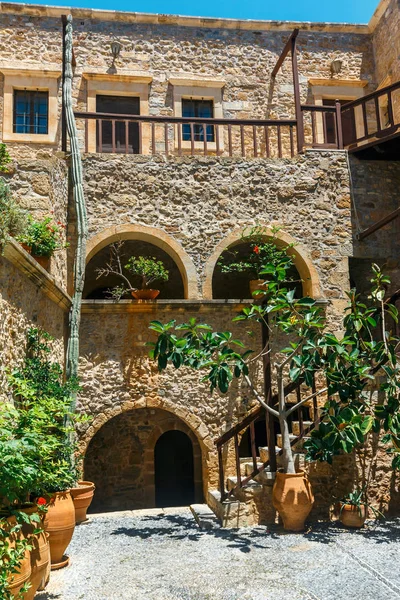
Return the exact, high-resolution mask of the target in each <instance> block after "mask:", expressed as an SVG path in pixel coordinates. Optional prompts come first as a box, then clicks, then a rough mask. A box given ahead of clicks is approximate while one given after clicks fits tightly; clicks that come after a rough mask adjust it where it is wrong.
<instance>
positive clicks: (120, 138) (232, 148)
mask: <svg viewBox="0 0 400 600" xmlns="http://www.w3.org/2000/svg"><path fill="white" fill-rule="evenodd" d="M75 117H76V119H78V123H79V120H81V119H83V120H84V121H85V123H86V124H85V151H86V152H100V153H107V152H111V153H121V154H150V155H155V154H162V155H164V156H185V155H190V156H195V155H204V156H210V155H214V156H230V157H234V156H239V157H240V156H241V157H243V158H247V157H252V158H285V157H293V156H294V154H295V147H296V140H295V136H296V120H295V119H281V120H273V119H200V118H194V117H193V118H185V117H158V116H157V117H156V116H142V115H120V114H104V113H85V112H76V113H75Z"/></svg>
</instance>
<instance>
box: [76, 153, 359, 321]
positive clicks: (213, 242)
mask: <svg viewBox="0 0 400 600" xmlns="http://www.w3.org/2000/svg"><path fill="white" fill-rule="evenodd" d="M83 163H84V178H85V194H86V198H87V206H88V218H89V238H90V239H93V240H96V239H98V238H99V239H104V240H105V239H107V238H108V237H109V238H110V239H111V236H113V235H114V236H115V233H116V232H118V231H120V232H121V237H122V238H123V237H124V226H125V227H127V228H129V226H131V225H132V224H137V225H139V226H148V227H150V228H153V229H152V230H151V231H152V233H153V234H154V236H156V237H157V235H159V234H160V233H161V234H165V233H167V234H169V236H170V237H171V238H172V239H173V240H175V241H176V242H178V243H179V244H180V246H181V249H182V251H181V253H183V252H185V253H186V254H187V255H188V256H189V258H190V259H191V260H192V262H193V264H194V266H195V269H196V274H195V277H196V278H197V282H198V294H199V296H200V297H201V294H202V290H203V291H204V290H205V287H207V286H206V284H207V282H208V281H209V280H210V278H211V277H212V272H213V269H214V266H215V262H216V261H217V259H218V256H219V254H218V252H222V250H223V249H224V247H225V245H224V240H226V245H228V244H229V243H232V242H234V241H237V240H239V239H240V234H241V230H242V228H243V227H245V226H249V225H254V224H255V223H257V222H259V223H261V224H263V225H266V226H271V225H278V226H280V227H282V231H283V232H284V233H285V234H288V235H289V237H290V239H292V240H293V241H294V242H296V244H297V245H296V250H297V251H298V252H299V253H300V254H301V255H302V256H304V257H306V258H307V259H308V260H309V262H310V263H311V265H312V266H313V267H314V268H315V273H314V276H315V277H314V278H315V279H316V280H320V283H321V286H320V291H319V292H318V294H319V296H322V297H325V298H327V299H329V300H330V301H331V302H332V306H331V308H330V309H329V310H330V311H331V312H334V311H335V306H337V307H338V309H340V307H341V306H342V301H343V298H344V290H345V289H347V286H348V265H347V262H348V256H351V255H352V241H351V222H350V195H349V179H348V171H347V164H346V157H345V154H344V153H343V152H313V151H310V152H307V153H306V154H305V155H304V156H299V157H297V158H296V159H293V160H281V161H274V160H269V161H268V160H261V159H259V160H253V161H245V160H241V159H221V158H219V159H216V158H214V159H213V158H196V159H195V158H186V159H184V158H182V159H171V160H168V161H165V160H163V159H161V158H150V157H140V156H137V157H135V156H115V155H113V156H108V157H104V156H99V155H96V156H94V155H86V156H85V158H84V161H83ZM115 227H117V228H118V229H115ZM280 235H283V233H281V232H280V233H279V234H278V237H279V236H280ZM89 243H90V242H89ZM218 248H220V249H219V250H218ZM165 249H167V243H165ZM167 251H168V249H167ZM215 253H216V255H215ZM317 287H318V286H317ZM208 293H210V294H211V290H210V289H209V287H208ZM206 297H207V296H206ZM208 297H211V296H208Z"/></svg>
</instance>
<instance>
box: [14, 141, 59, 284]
mask: <svg viewBox="0 0 400 600" xmlns="http://www.w3.org/2000/svg"><path fill="white" fill-rule="evenodd" d="M4 179H5V181H6V182H7V183H8V185H9V186H10V190H11V193H12V195H13V197H14V198H15V200H16V201H17V202H18V204H19V205H20V206H21V207H22V208H23V209H25V210H27V211H28V212H29V213H30V214H31V215H32V216H33V218H34V219H42V218H44V217H52V218H53V220H54V222H55V223H56V224H57V223H59V225H58V227H59V228H60V230H61V243H62V244H66V243H68V236H67V225H68V168H67V164H66V161H65V159H64V158H63V157H62V158H57V157H55V156H52V155H51V154H49V153H48V152H47V153H45V152H42V153H38V155H37V157H36V158H35V159H23V158H20V159H18V160H16V161H14V162H13V164H12V165H11V166H10V168H9V173H8V174H5V175H4ZM49 272H50V273H51V275H52V276H54V278H55V279H56V281H57V283H58V284H59V285H60V286H61V287H63V288H66V281H67V249H66V248H62V249H61V250H58V251H57V252H55V253H54V255H53V256H52V257H51V260H50V266H49Z"/></svg>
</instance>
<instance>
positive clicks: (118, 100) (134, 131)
mask: <svg viewBox="0 0 400 600" xmlns="http://www.w3.org/2000/svg"><path fill="white" fill-rule="evenodd" d="M96 112H98V113H108V114H117V115H139V114H140V100H139V98H135V97H132V96H101V95H98V96H96ZM127 134H128V140H127V139H126V137H127ZM96 139H97V152H100V151H101V152H117V153H122V154H126V153H127V154H139V125H138V123H128V127H126V123H125V122H124V121H116V122H115V140H114V143H113V132H112V122H111V121H103V122H102V126H101V148H100V143H99V141H100V140H99V124H98V123H97V132H96ZM127 142H128V143H127Z"/></svg>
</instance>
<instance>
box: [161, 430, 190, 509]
mask: <svg viewBox="0 0 400 600" xmlns="http://www.w3.org/2000/svg"><path fill="white" fill-rule="evenodd" d="M154 470H155V499H156V506H157V507H164V506H184V505H188V504H192V503H193V502H194V500H195V498H194V463H193V445H192V442H191V440H190V438H189V436H187V435H186V433H184V432H183V431H166V432H165V433H163V434H162V435H161V436H160V437H159V438H158V440H157V443H156V445H155V448H154Z"/></svg>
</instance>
